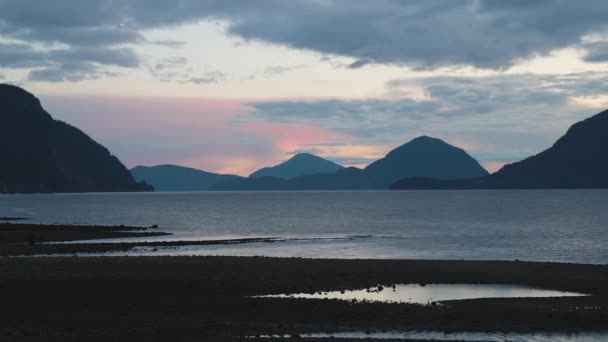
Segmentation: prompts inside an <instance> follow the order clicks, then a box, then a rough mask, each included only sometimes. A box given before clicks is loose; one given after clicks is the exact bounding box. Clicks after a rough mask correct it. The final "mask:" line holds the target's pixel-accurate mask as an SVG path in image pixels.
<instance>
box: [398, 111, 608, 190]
mask: <svg viewBox="0 0 608 342" xmlns="http://www.w3.org/2000/svg"><path fill="white" fill-rule="evenodd" d="M431 178H432V177H429V178H405V179H402V180H399V181H397V182H396V183H395V184H393V186H392V188H393V189H585V188H604V189H605V188H608V110H606V111H603V112H601V113H599V114H597V115H595V116H592V117H590V118H588V119H586V120H583V121H581V122H578V123H576V124H574V125H573V126H572V127H570V129H569V130H568V131H567V132H566V134H565V135H564V136H562V137H561V138H560V139H559V140H557V142H555V144H554V145H553V146H552V147H551V148H549V149H547V150H545V151H543V152H541V153H539V154H537V155H535V156H532V157H529V158H526V159H524V160H522V161H520V162H516V163H513V164H509V165H505V166H504V167H503V168H502V169H500V170H499V171H498V172H496V173H494V174H491V175H488V176H485V177H477V178H473V179H468V180H458V181H453V180H452V181H445V180H443V181H442V180H437V179H431Z"/></svg>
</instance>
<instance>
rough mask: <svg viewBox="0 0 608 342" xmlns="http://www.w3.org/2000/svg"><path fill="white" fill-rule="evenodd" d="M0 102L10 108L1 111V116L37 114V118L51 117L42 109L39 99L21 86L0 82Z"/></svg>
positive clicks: (30, 115)
mask: <svg viewBox="0 0 608 342" xmlns="http://www.w3.org/2000/svg"><path fill="white" fill-rule="evenodd" d="M0 103H2V105H3V106H4V107H5V108H10V109H11V110H8V111H3V112H4V113H3V114H4V115H3V116H9V115H10V116H28V117H32V116H37V117H39V118H45V119H51V116H50V115H49V114H48V113H47V112H46V111H44V109H43V108H42V105H41V104H40V100H38V98H36V96H34V95H33V94H31V93H30V92H28V91H27V90H25V89H23V88H20V87H17V86H14V85H11V84H6V83H1V84H0ZM0 119H1V118H0Z"/></svg>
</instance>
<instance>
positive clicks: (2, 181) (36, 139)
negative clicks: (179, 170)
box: [0, 84, 152, 193]
mask: <svg viewBox="0 0 608 342" xmlns="http://www.w3.org/2000/svg"><path fill="white" fill-rule="evenodd" d="M0 108H2V109H1V112H0V155H1V156H2V157H1V158H2V164H1V167H0V192H11V193H12V192H23V193H32V192H93V191H141V190H152V188H151V187H150V186H148V185H146V184H138V183H136V182H135V181H134V180H133V177H131V174H130V173H129V170H127V169H126V168H125V167H124V165H123V164H122V163H121V162H120V161H119V160H118V159H117V158H116V157H115V156H113V155H111V154H110V152H109V151H108V150H107V149H106V148H105V147H103V146H101V145H100V144H98V143H96V142H95V141H93V140H92V139H91V138H90V137H88V136H87V135H86V134H84V133H83V132H82V131H80V130H79V129H77V128H75V127H72V126H70V125H68V124H66V123H64V122H61V121H57V120H53V118H52V117H51V116H50V115H49V114H48V113H47V112H46V111H45V110H44V109H43V108H42V106H41V105H40V101H39V100H38V99H37V98H36V97H34V95H32V94H30V93H28V92H27V91H25V90H23V89H21V88H19V87H15V86H12V85H7V84H0Z"/></svg>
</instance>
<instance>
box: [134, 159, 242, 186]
mask: <svg viewBox="0 0 608 342" xmlns="http://www.w3.org/2000/svg"><path fill="white" fill-rule="evenodd" d="M131 174H132V175H133V178H135V180H137V181H145V182H146V183H148V184H151V185H152V186H154V189H156V191H204V190H209V188H210V187H212V186H213V185H215V184H217V183H219V182H225V181H231V180H236V179H239V178H242V177H240V176H235V175H223V174H217V173H211V172H206V171H202V170H197V169H193V168H189V167H183V166H178V165H157V166H136V167H134V168H133V169H131Z"/></svg>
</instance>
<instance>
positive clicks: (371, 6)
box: [0, 0, 608, 175]
mask: <svg viewBox="0 0 608 342" xmlns="http://www.w3.org/2000/svg"><path fill="white" fill-rule="evenodd" d="M606 18H608V1H605V0H585V1H572V0H561V1H560V0H538V1H537V0H507V1H505V0H486V1H484V0H424V1H422V0H420V1H408V0H402V1H398V0H394V1H390V0H289V1H284V0H240V1H239V0H232V1H231V0H175V1H164V0H97V1H82V0H55V1H38V0H2V1H0V82H8V83H13V84H17V85H20V86H23V87H25V88H26V89H28V90H29V91H31V92H33V93H34V94H35V95H37V96H38V97H40V98H41V99H42V102H43V106H44V107H45V108H46V109H47V110H48V111H49V112H50V113H51V114H52V115H53V116H54V117H55V118H58V119H61V120H64V121H67V122H69V123H71V124H73V125H76V126H78V127H80V128H81V129H83V130H84V131H85V132H87V133H88V134H90V135H91V136H92V137H93V138H95V139H96V140H98V141H100V142H101V143H103V144H104V145H106V146H107V147H108V148H109V149H110V150H111V151H112V152H113V153H114V154H116V155H117V156H118V157H119V158H121V160H122V161H123V162H124V163H125V164H127V166H130V167H131V166H135V165H138V164H143V165H155V164H161V163H173V164H180V165H187V166H192V167H197V168H201V169H204V170H209V171H217V172H229V173H237V174H243V175H245V174H248V173H250V172H251V171H253V170H255V169H257V168H259V167H262V166H266V165H269V164H274V163H277V162H280V161H282V160H285V159H287V158H289V157H290V156H292V155H293V154H295V153H297V152H301V151H307V152H312V153H315V154H318V155H320V156H323V157H327V158H329V159H331V160H334V161H336V162H339V163H342V164H344V165H355V166H364V165H366V164H367V163H369V162H370V161H372V160H374V159H377V158H379V157H381V156H383V155H384V154H385V153H386V152H388V151H389V150H390V149H392V148H394V147H396V146H399V145H401V144H403V143H405V142H407V141H409V140H410V139H412V138H414V137H416V136H419V135H422V134H426V135H431V136H435V137H438V138H442V139H444V140H446V141H447V142H449V143H451V144H454V145H457V146H459V147H462V148H464V149H466V150H467V151H469V153H471V154H472V155H473V156H474V157H476V158H477V159H478V160H480V161H481V162H482V164H483V165H484V166H486V168H488V169H489V170H492V171H493V170H496V169H497V168H498V167H500V166H501V165H503V164H504V163H507V162H512V161H516V160H519V159H521V158H523V157H525V156H528V155H530V154H533V153H536V152H539V151H540V150H542V149H545V148H547V147H549V146H550V145H551V144H552V142H553V141H554V140H555V139H556V138H558V137H559V136H560V135H562V134H563V133H564V131H565V130H566V129H567V128H568V127H569V126H570V125H571V124H572V123H574V122H575V121H578V120H580V119H583V118H585V117H587V116H590V115H592V114H595V113H597V112H599V111H600V110H602V109H605V108H606V107H608V20H606Z"/></svg>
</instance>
